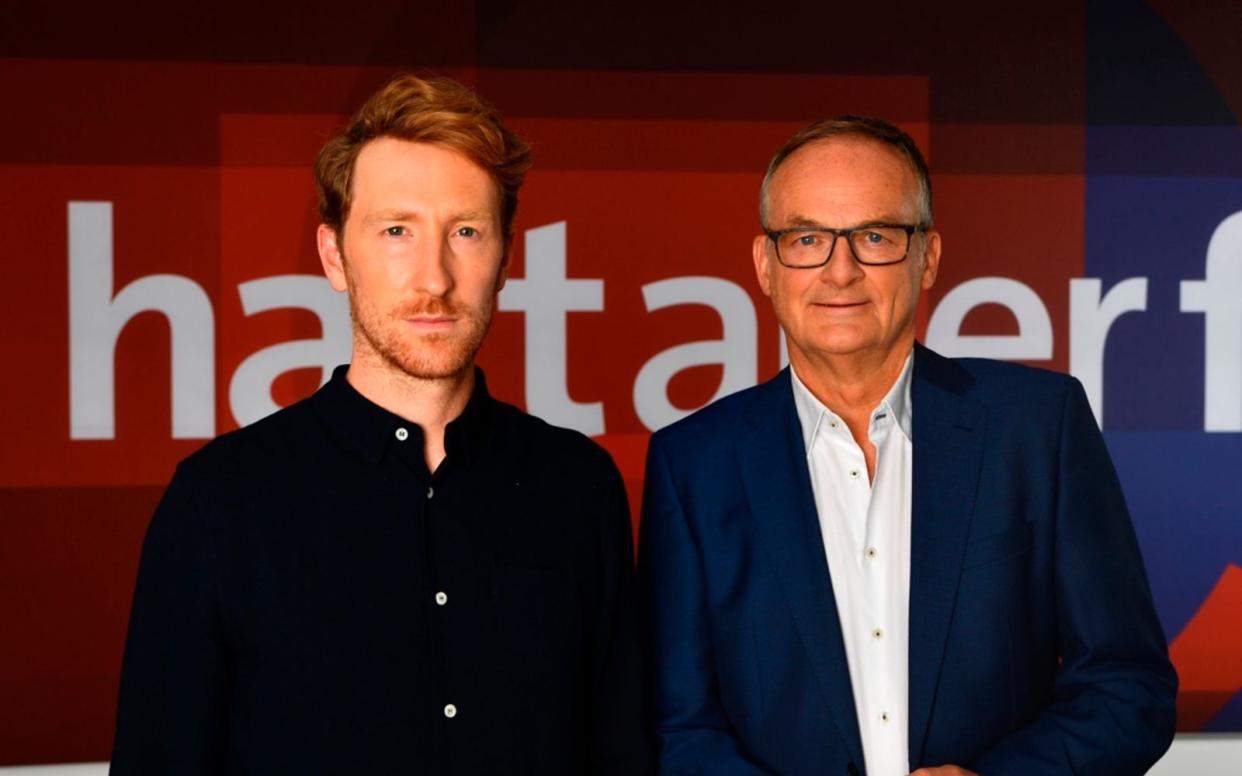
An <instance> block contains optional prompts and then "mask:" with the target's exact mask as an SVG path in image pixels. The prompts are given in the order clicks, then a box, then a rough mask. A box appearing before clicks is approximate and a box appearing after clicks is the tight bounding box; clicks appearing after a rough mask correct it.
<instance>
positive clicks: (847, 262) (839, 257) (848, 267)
mask: <svg viewBox="0 0 1242 776" xmlns="http://www.w3.org/2000/svg"><path fill="white" fill-rule="evenodd" d="M865 276H866V273H865V272H863V268H862V265H861V264H859V263H858V260H857V259H855V258H854V251H853V249H852V248H851V246H850V241H849V238H847V237H837V239H836V241H835V242H834V243H833V245H832V253H830V254H828V263H827V264H825V265H824V266H822V267H820V270H819V279H820V281H821V282H824V283H832V284H834V285H838V286H848V285H849V284H851V283H854V282H857V281H858V280H860V279H861V278H863V277H865Z"/></svg>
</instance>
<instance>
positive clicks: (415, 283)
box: [410, 238, 453, 297]
mask: <svg viewBox="0 0 1242 776" xmlns="http://www.w3.org/2000/svg"><path fill="white" fill-rule="evenodd" d="M410 281H411V286H412V287H413V290H414V291H416V292H418V293H420V294H427V295H428V296H434V297H442V296H445V295H446V294H448V292H449V291H451V290H452V288H453V252H452V251H451V250H450V249H449V245H448V240H447V239H443V238H438V239H429V240H425V241H421V242H420V245H419V246H418V248H417V249H416V251H415V255H414V268H413V272H412V274H411V278H410Z"/></svg>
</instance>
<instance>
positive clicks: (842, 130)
mask: <svg viewBox="0 0 1242 776" xmlns="http://www.w3.org/2000/svg"><path fill="white" fill-rule="evenodd" d="M851 136H852V137H859V138H864V139H870V140H875V141H876V142H879V143H883V144H884V145H886V146H888V147H890V148H894V149H896V150H897V151H898V152H900V153H901V155H902V156H903V157H905V159H906V160H907V161H908V162H909V163H910V169H911V171H912V172H913V173H914V177H915V178H916V179H917V180H918V182H919V222H920V225H921V226H925V227H930V226H931V225H932V189H931V173H930V172H929V171H928V169H927V162H926V161H925V160H924V159H923V154H922V153H921V152H920V151H919V147H918V145H917V144H916V143H915V142H914V138H912V137H910V136H909V135H908V134H906V133H905V132H904V131H903V130H901V129H900V128H898V127H896V126H894V125H892V124H890V123H888V122H887V121H884V120H883V119H875V118H870V117H868V116H837V117H835V118H830V119H822V120H820V121H817V122H815V123H814V124H811V125H810V126H808V127H806V128H805V129H802V130H799V131H798V132H797V133H796V134H795V135H794V136H793V137H791V138H789V139H788V140H786V141H785V144H784V145H782V146H781V147H780V148H778V149H777V150H776V153H775V154H774V155H773V156H772V161H770V162H768V170H767V172H766V173H764V176H763V184H762V185H760V187H759V223H760V224H761V225H762V226H763V227H764V228H765V229H766V228H767V227H768V212H767V211H768V187H769V186H770V185H771V183H772V178H773V176H775V175H776V171H777V170H778V169H779V168H780V166H781V165H782V164H784V162H785V160H786V159H788V158H789V157H790V155H792V154H793V152H794V151H797V150H798V149H799V148H801V147H803V146H805V145H809V144H811V143H815V142H818V141H820V140H827V139H828V138H833V137H851Z"/></svg>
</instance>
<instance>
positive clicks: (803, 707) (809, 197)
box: [639, 116, 1177, 776]
mask: <svg viewBox="0 0 1242 776" xmlns="http://www.w3.org/2000/svg"><path fill="white" fill-rule="evenodd" d="M760 220H761V223H762V225H763V234H761V235H760V236H758V237H756V238H755V242H754V250H753V253H754V262H755V270H756V274H757V275H758V280H759V284H760V287H761V288H762V290H763V292H764V294H766V295H767V296H768V297H770V298H771V300H772V305H773V307H774V309H775V312H776V317H777V319H778V320H779V322H780V324H781V327H782V328H783V329H784V332H785V337H786V341H787V343H788V350H789V362H790V368H788V369H785V370H783V371H782V372H781V373H780V374H779V375H778V376H777V377H776V378H774V379H773V380H771V381H769V382H767V383H765V384H763V385H760V386H757V387H755V388H752V389H749V390H746V391H743V392H741V393H738V394H735V395H733V396H730V397H727V398H725V399H723V400H721V401H719V402H717V403H715V404H713V405H712V406H710V407H708V408H706V409H704V410H702V411H700V412H698V413H696V414H695V415H693V416H691V417H690V418H687V419H685V420H683V421H681V422H679V423H677V424H675V425H673V426H671V427H669V428H666V429H664V430H663V431H661V432H659V433H657V434H656V435H655V437H654V438H653V439H652V442H651V447H650V452H649V456H648V462H647V492H646V494H645V497H644V507H643V524H642V540H641V548H640V553H639V571H640V580H641V585H642V591H643V593H642V594H643V596H644V603H645V605H646V626H647V627H646V640H647V647H648V651H649V656H650V658H651V661H652V666H653V692H652V700H653V705H654V710H655V723H656V734H657V738H658V740H659V743H660V745H661V752H660V762H661V772H662V773H677V774H681V773H685V774H689V773H705V774H707V773H710V774H761V773H780V774H808V775H809V774H861V773H870V774H873V775H874V776H896V775H898V774H908V773H910V772H911V770H912V769H917V770H915V773H916V774H919V776H930V775H931V774H962V773H971V772H978V773H986V774H1054V773H1055V774H1064V773H1092V774H1139V773H1143V772H1144V771H1145V770H1146V768H1147V767H1148V766H1150V765H1151V764H1152V763H1153V762H1155V760H1156V759H1157V758H1158V757H1159V756H1160V755H1161V754H1162V753H1163V752H1164V750H1165V749H1166V748H1167V747H1168V745H1169V742H1170V740H1171V738H1172V735H1173V728H1174V711H1173V700H1174V695H1175V692H1176V686H1177V679H1176V675H1175V674H1174V672H1173V669H1172V667H1171V665H1170V664H1169V662H1168V656H1167V648H1166V644H1165V638H1164V635H1163V633H1162V632H1161V628H1160V624H1159V622H1158V620H1157V619H1156V614H1155V611H1154V607H1153V605H1152V600H1151V593H1150V591H1149V589H1148V585H1147V580H1146V576H1145V572H1144V569H1143V562H1142V558H1141V557H1140V555H1139V549H1138V546H1137V543H1136V541H1135V537H1134V531H1133V528H1132V526H1131V523H1130V518H1129V515H1128V513H1127V511H1126V505H1125V501H1124V498H1123V497H1122V493H1121V490H1120V487H1119V485H1118V481H1117V477H1116V475H1115V473H1114V471H1113V467H1112V464H1111V462H1110V459H1109V456H1108V452H1107V450H1106V449H1105V447H1104V443H1103V439H1102V437H1101V434H1100V431H1099V429H1098V427H1097V426H1096V423H1095V420H1094V419H1093V417H1092V415H1091V410H1090V407H1089V406H1088V403H1087V400H1086V397H1085V395H1084V394H1083V390H1082V388H1081V386H1080V385H1079V384H1078V382H1077V381H1076V380H1074V379H1073V378H1070V377H1067V376H1065V375H1060V374H1054V373H1051V372H1046V371H1041V370H1036V369H1030V368H1027V367H1022V366H1017V365H1013V364H1006V363H1000V362H995V361H987V360H982V359H955V360H951V359H947V358H944V357H942V356H939V355H937V354H936V353H933V352H932V351H930V350H928V349H926V348H924V347H922V346H921V345H920V344H918V343H917V342H916V341H915V320H916V315H915V312H916V308H917V302H918V299H919V295H920V293H921V291H923V290H925V289H928V288H930V287H931V286H932V284H933V283H934V282H935V280H936V274H937V271H938V269H939V266H940V258H941V237H940V234H939V233H938V232H937V231H936V230H935V229H934V228H933V221H932V197H931V183H930V176H929V174H928V170H927V165H926V163H925V162H924V160H923V157H922V155H921V154H920V153H919V150H918V147H917V146H916V145H915V143H914V141H913V140H912V139H911V138H910V137H909V136H908V135H907V134H906V133H904V132H902V131H901V130H900V129H898V128H896V127H894V126H892V125H890V124H888V123H886V122H883V121H879V120H876V119H868V118H859V117H850V116H847V117H842V118H838V119H830V120H826V121H822V122H819V123H816V124H813V125H811V126H810V127H808V128H806V129H805V130H803V131H801V132H799V133H798V134H796V135H795V136H794V137H792V138H791V139H790V140H789V141H788V142H786V144H785V145H784V146H783V147H782V148H781V149H780V150H779V151H778V152H777V153H776V155H775V157H774V158H773V159H772V162H771V164H770V165H769V167H768V171H767V176H766V177H765V179H764V182H763V187H762V189H761V191H760Z"/></svg>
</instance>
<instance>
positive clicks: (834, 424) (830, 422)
mask: <svg viewBox="0 0 1242 776" xmlns="http://www.w3.org/2000/svg"><path fill="white" fill-rule="evenodd" d="M828 425H829V426H831V427H833V428H836V427H837V422H836V421H835V420H830V421H828Z"/></svg>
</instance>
